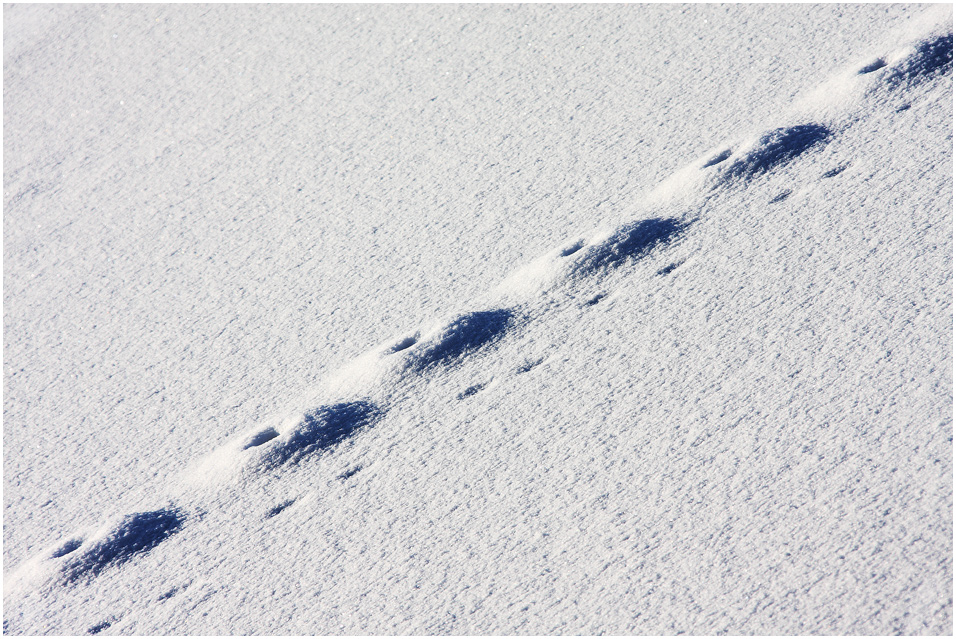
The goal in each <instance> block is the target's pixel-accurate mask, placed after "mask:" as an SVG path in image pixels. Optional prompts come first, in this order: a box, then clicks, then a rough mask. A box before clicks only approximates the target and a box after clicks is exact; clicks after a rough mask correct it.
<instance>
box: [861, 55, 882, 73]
mask: <svg viewBox="0 0 956 639" xmlns="http://www.w3.org/2000/svg"><path fill="white" fill-rule="evenodd" d="M885 66H886V61H884V60H883V59H882V58H877V59H876V60H874V61H873V62H870V63H869V64H867V65H865V66H863V67H861V68H860V70H859V71H857V75H865V74H867V73H873V72H874V71H878V70H880V69H882V68H883V67H885Z"/></svg>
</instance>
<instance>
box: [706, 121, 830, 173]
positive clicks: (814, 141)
mask: <svg viewBox="0 0 956 639" xmlns="http://www.w3.org/2000/svg"><path fill="white" fill-rule="evenodd" d="M831 135H832V132H831V131H830V129H828V128H827V127H825V126H823V125H822V124H800V125H797V126H791V127H783V128H779V129H773V130H772V131H768V132H766V133H764V134H763V135H761V136H760V138H759V139H758V140H757V142H756V144H754V145H753V147H752V148H751V149H750V150H749V151H747V152H746V153H745V154H744V156H743V157H741V158H738V159H736V160H734V161H733V162H732V163H731V164H730V165H729V166H728V167H727V168H726V169H725V170H724V174H723V179H724V180H738V179H750V178H753V177H756V176H758V175H761V174H763V173H767V172H769V171H771V170H773V169H775V168H777V167H779V166H781V165H783V164H787V163H789V162H791V161H792V160H794V159H795V158H797V157H799V156H800V155H802V154H803V153H805V152H807V151H808V150H810V149H812V148H813V147H815V146H817V145H820V144H821V143H823V142H825V141H826V140H827V139H828V138H830V137H831Z"/></svg>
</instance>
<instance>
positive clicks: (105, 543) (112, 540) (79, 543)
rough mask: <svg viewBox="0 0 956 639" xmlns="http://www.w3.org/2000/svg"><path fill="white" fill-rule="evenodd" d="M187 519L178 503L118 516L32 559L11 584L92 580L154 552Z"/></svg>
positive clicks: (63, 584)
mask: <svg viewBox="0 0 956 639" xmlns="http://www.w3.org/2000/svg"><path fill="white" fill-rule="evenodd" d="M185 521H186V516H185V514H184V513H183V512H182V511H181V510H180V509H178V508H174V507H169V508H160V509H158V510H151V511H147V512H139V513H133V514H130V515H126V516H124V517H119V518H116V519H115V520H113V521H112V522H109V523H108V524H106V525H104V526H103V527H101V528H100V529H99V530H97V531H95V532H93V533H92V534H90V535H74V536H71V537H70V538H69V539H67V540H66V541H64V542H62V543H60V544H59V545H58V546H57V547H55V548H54V549H52V550H49V551H47V552H46V553H43V554H40V555H38V556H37V557H35V558H34V559H32V560H30V561H28V562H27V563H26V564H24V565H23V566H21V567H20V569H19V570H17V572H15V573H14V574H13V575H12V577H11V586H12V588H13V589H14V590H16V589H18V588H19V587H20V586H21V585H23V583H24V582H27V583H31V582H35V581H41V582H46V583H52V584H53V585H59V586H72V585H74V584H76V583H78V582H81V581H82V582H87V583H88V582H89V581H91V580H92V579H93V578H95V577H96V576H97V575H99V574H100V573H102V572H103V571H105V570H107V569H109V568H111V567H114V566H120V565H122V564H125V563H126V562H128V561H131V560H133V559H135V558H136V557H138V556H141V555H145V554H146V553H148V552H150V551H151V550H153V549H154V548H155V547H156V546H158V545H159V544H160V543H162V542H163V541H164V540H166V539H167V538H168V537H169V536H170V535H173V534H175V533H176V532H178V531H179V530H180V529H181V528H182V527H183V525H184V523H185ZM5 586H6V584H5Z"/></svg>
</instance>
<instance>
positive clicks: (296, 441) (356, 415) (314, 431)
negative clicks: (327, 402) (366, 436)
mask: <svg viewBox="0 0 956 639" xmlns="http://www.w3.org/2000/svg"><path fill="white" fill-rule="evenodd" d="M381 414H382V413H381V411H380V410H379V409H378V407H376V406H375V404H372V403H371V402H367V401H356V402H344V403H341V404H333V405H331V406H320V407H319V408H316V409H313V410H310V411H308V412H306V413H305V414H303V415H302V416H301V417H300V418H299V421H298V423H297V424H296V425H295V426H294V427H293V428H292V430H291V431H289V433H287V434H286V435H284V436H282V437H281V438H270V439H268V440H266V441H275V443H274V444H273V445H272V447H271V448H270V449H269V450H267V451H264V453H263V458H262V461H261V466H262V467H264V468H266V469H272V468H277V467H278V466H281V465H283V464H286V463H291V464H297V463H299V462H300V461H301V460H302V459H303V458H304V457H306V456H308V455H311V454H313V453H317V452H321V451H324V450H327V449H329V448H331V447H332V446H334V445H336V444H338V443H339V442H341V441H343V440H345V439H347V438H349V437H351V436H353V435H354V434H356V433H357V432H358V431H359V430H361V429H362V428H364V427H366V426H370V425H371V424H373V423H374V422H375V421H377V420H378V419H379V418H380V417H381ZM263 443H266V442H263Z"/></svg>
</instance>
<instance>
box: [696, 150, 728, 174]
mask: <svg viewBox="0 0 956 639" xmlns="http://www.w3.org/2000/svg"><path fill="white" fill-rule="evenodd" d="M733 154H734V152H733V150H731V149H727V150H726V151H721V152H720V153H718V154H717V155H715V156H714V157H712V158H711V159H709V160H707V163H706V164H704V167H703V168H705V169H706V168H707V167H708V166H714V165H715V164H720V163H721V162H723V161H724V160H726V159H728V158H729V157H730V156H731V155H733Z"/></svg>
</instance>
